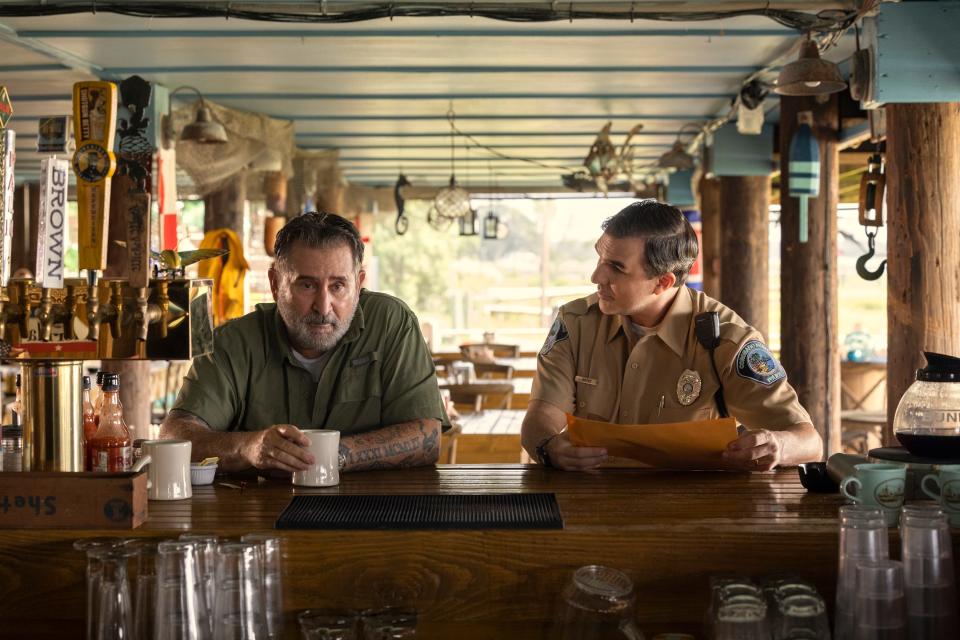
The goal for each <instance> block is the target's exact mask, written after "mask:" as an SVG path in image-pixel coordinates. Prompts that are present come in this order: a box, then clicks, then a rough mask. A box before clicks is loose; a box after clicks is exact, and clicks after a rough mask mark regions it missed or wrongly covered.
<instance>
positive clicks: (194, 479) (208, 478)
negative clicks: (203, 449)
mask: <svg viewBox="0 0 960 640" xmlns="http://www.w3.org/2000/svg"><path fill="white" fill-rule="evenodd" d="M218 466H219V465H216V464H205V465H200V464H197V463H196V462H193V463H191V464H190V483H191V484H197V485H199V484H213V476H215V475H217V467H218Z"/></svg>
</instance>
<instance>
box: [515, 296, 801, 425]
mask: <svg viewBox="0 0 960 640" xmlns="http://www.w3.org/2000/svg"><path fill="white" fill-rule="evenodd" d="M705 311H716V312H718V313H719V315H720V344H719V346H718V347H717V348H716V349H715V354H716V365H717V369H718V372H719V374H720V377H721V378H722V379H723V388H724V398H725V400H726V404H727V410H728V411H729V413H730V415H732V416H733V417H735V418H736V419H737V420H738V421H739V422H740V423H741V424H744V425H746V426H747V427H752V428H767V429H778V428H785V427H789V426H791V425H795V424H799V423H804V422H810V416H809V415H808V414H807V412H806V411H805V410H804V409H803V407H801V406H800V403H799V401H798V400H797V394H796V392H795V391H794V390H793V388H792V387H791V386H790V385H789V384H788V382H787V378H786V373H785V372H784V371H783V367H782V366H781V365H780V363H779V362H777V361H776V359H774V358H773V356H772V355H770V352H769V351H768V350H767V348H766V346H765V345H764V344H763V336H761V335H760V333H759V332H758V331H757V330H756V329H754V328H753V327H751V326H749V325H748V324H747V323H746V322H744V321H743V319H742V318H740V317H739V316H738V315H737V314H735V313H734V312H733V311H731V310H730V309H728V308H727V307H725V306H723V305H722V304H720V303H719V302H717V301H716V300H713V299H712V298H710V297H708V296H706V295H705V294H703V293H702V292H698V291H694V290H693V289H690V288H689V287H680V289H679V291H678V292H677V294H676V298H675V299H674V302H673V304H672V305H671V306H670V308H669V310H668V311H667V314H666V316H665V317H664V319H663V321H662V322H661V323H660V325H658V326H657V327H655V328H654V329H653V331H652V332H650V333H648V334H647V335H644V336H643V337H640V338H638V337H637V335H636V333H635V332H634V330H633V328H632V327H631V323H630V320H629V318H627V317H626V316H610V315H605V314H603V313H601V312H600V307H599V304H598V298H597V296H596V294H594V295H591V296H589V297H587V298H581V299H579V300H574V301H573V302H570V303H568V304H566V305H564V306H563V307H561V308H560V312H559V314H558V316H557V319H556V320H555V322H554V324H553V327H552V328H551V331H550V336H549V337H548V338H547V342H546V343H545V344H544V346H543V349H542V350H541V352H540V355H539V357H538V362H537V376H536V378H535V379H534V382H533V392H532V394H531V398H533V399H536V400H543V401H545V402H548V403H550V404H552V405H554V406H556V407H558V408H559V409H561V410H563V411H565V412H567V413H572V414H574V415H576V416H579V417H583V418H590V419H594V420H603V421H606V422H615V423H619V424H646V423H664V422H683V421H690V420H704V419H708V418H718V417H719V416H720V414H719V411H718V410H717V405H716V402H715V401H714V393H715V392H716V390H717V388H718V383H717V379H716V376H715V375H714V372H713V368H712V366H711V364H710V353H709V351H707V350H706V349H705V348H703V346H701V345H700V343H698V342H697V338H696V333H695V332H694V318H695V316H696V315H697V314H699V313H702V312H705ZM685 372H687V373H686V375H684V373H685ZM681 376H682V377H683V380H681ZM696 378H699V380H700V385H701V388H700V391H699V393H698V394H697V393H695V386H696V385H695V384H694V383H693V381H694V380H695V379H696Z"/></svg>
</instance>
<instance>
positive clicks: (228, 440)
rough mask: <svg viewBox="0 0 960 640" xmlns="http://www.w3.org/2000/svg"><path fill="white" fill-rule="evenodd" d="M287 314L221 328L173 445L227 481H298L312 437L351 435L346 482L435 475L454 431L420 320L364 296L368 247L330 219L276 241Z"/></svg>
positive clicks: (299, 225)
mask: <svg viewBox="0 0 960 640" xmlns="http://www.w3.org/2000/svg"><path fill="white" fill-rule="evenodd" d="M275 250H276V263H275V264H274V266H273V267H272V268H271V269H270V272H269V277H270V289H271V292H272V293H273V299H274V300H275V301H276V304H261V305H257V309H256V310H255V311H253V312H252V313H249V314H247V315H245V316H244V317H242V318H238V319H236V320H233V321H231V322H228V323H227V324H225V325H223V326H222V327H219V328H218V329H217V331H216V333H215V334H214V351H213V353H212V354H208V355H205V356H201V357H198V358H196V359H194V361H193V366H192V367H191V369H190V372H189V373H188V374H187V376H186V378H184V383H183V387H182V388H181V390H180V394H179V395H178V397H177V401H176V404H175V405H174V409H173V410H172V411H171V412H170V414H169V415H168V416H167V418H166V420H164V422H163V427H162V429H161V437H164V438H184V439H188V440H190V441H192V442H193V458H194V459H195V460H199V459H202V458H205V457H208V456H218V457H219V458H220V465H221V467H222V468H223V469H224V470H227V471H240V470H244V469H248V468H250V467H254V468H256V469H260V470H279V471H280V472H294V471H297V470H302V469H306V468H308V467H309V466H310V465H311V464H313V462H314V458H313V456H312V455H311V454H310V452H309V450H308V449H307V448H306V447H307V446H309V444H310V442H309V440H308V439H307V437H306V436H305V435H304V434H303V433H302V431H301V429H336V430H339V431H340V434H341V438H340V464H341V469H342V470H343V471H360V470H365V469H387V468H403V467H414V466H421V465H429V464H433V463H435V462H436V461H437V457H438V454H439V451H440V430H441V425H443V424H445V423H447V418H446V414H445V413H444V410H443V405H442V401H441V399H440V393H439V390H438V388H437V380H436V374H435V370H434V366H433V361H432V359H431V357H430V354H429V353H428V351H427V348H426V344H425V342H424V339H423V336H422V334H421V333H420V328H419V324H418V323H417V318H416V316H414V314H413V312H412V311H410V309H409V308H408V307H407V306H406V305H405V304H404V303H403V302H401V301H400V300H398V299H396V298H394V297H392V296H388V295H385V294H381V293H372V292H369V291H366V290H364V289H362V286H363V281H364V277H365V273H364V271H363V269H362V267H361V265H362V263H363V242H362V241H361V239H360V234H359V233H358V231H357V229H356V227H355V226H354V225H353V224H352V223H351V222H349V221H348V220H346V219H344V218H342V217H340V216H338V215H335V214H330V213H306V214H304V215H301V216H298V217H296V218H294V219H293V220H291V221H290V222H289V223H287V225H286V226H284V227H283V229H281V230H280V233H279V234H277V241H276V249H275Z"/></svg>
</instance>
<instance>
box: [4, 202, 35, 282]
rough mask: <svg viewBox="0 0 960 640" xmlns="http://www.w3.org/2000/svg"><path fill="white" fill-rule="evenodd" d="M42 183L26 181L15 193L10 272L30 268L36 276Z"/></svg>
mask: <svg viewBox="0 0 960 640" xmlns="http://www.w3.org/2000/svg"><path fill="white" fill-rule="evenodd" d="M39 210H40V185H39V184H36V183H25V184H22V185H20V186H19V187H17V188H16V190H15V191H14V194H13V245H12V246H11V254H10V255H11V257H10V273H11V274H13V273H16V272H17V270H18V269H29V270H30V273H33V275H34V277H36V276H37V274H36V273H34V271H35V270H36V266H37V243H38V242H39V240H38V237H37V233H38V230H39V228H40V226H39V225H40V223H39V219H40V215H39Z"/></svg>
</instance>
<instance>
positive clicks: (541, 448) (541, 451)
mask: <svg viewBox="0 0 960 640" xmlns="http://www.w3.org/2000/svg"><path fill="white" fill-rule="evenodd" d="M558 435H560V434H559V433H555V434H553V435H552V436H549V437H547V438H544V439H543V440H541V441H540V444H538V445H537V449H536V453H537V461H538V462H539V463H540V464H542V465H543V466H545V467H547V468H552V467H553V463H552V462H550V452H548V451H547V445H548V444H550V441H551V440H553V439H554V438H556V437H557V436H558Z"/></svg>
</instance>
